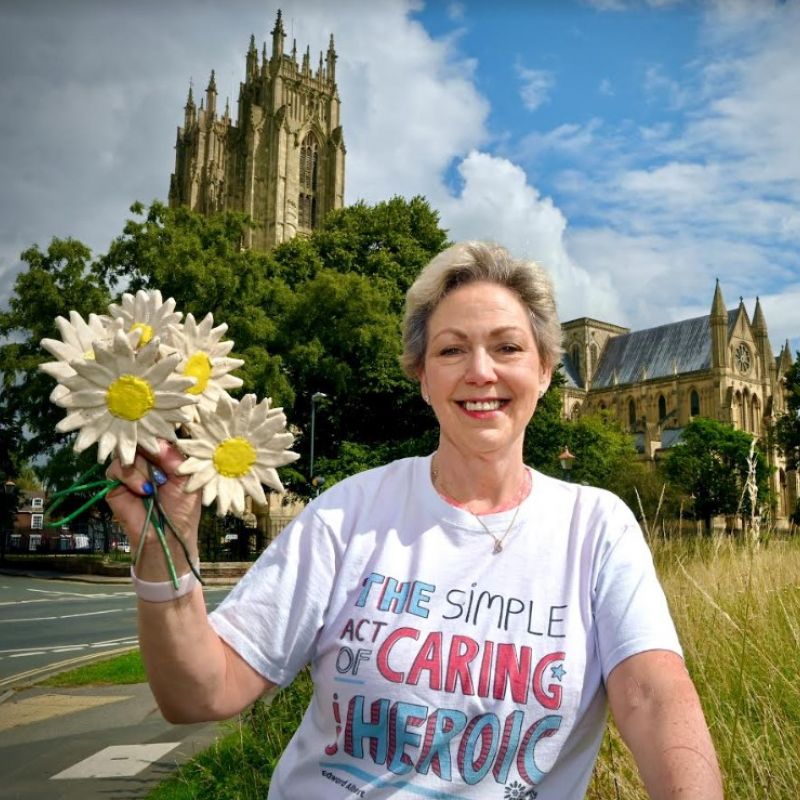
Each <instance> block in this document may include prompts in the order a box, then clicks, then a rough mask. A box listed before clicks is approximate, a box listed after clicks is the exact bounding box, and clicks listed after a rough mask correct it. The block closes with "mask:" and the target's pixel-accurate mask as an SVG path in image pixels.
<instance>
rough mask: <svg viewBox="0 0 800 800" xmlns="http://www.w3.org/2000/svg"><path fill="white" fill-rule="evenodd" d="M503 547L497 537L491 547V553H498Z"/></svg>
mask: <svg viewBox="0 0 800 800" xmlns="http://www.w3.org/2000/svg"><path fill="white" fill-rule="evenodd" d="M502 549H503V543H502V542H501V541H500V540H499V539H495V540H494V547H493V548H492V552H493V553H499V552H500V551H501V550H502Z"/></svg>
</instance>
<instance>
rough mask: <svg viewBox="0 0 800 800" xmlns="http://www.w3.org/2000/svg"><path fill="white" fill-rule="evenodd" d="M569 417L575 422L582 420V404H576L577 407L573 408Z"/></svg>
mask: <svg viewBox="0 0 800 800" xmlns="http://www.w3.org/2000/svg"><path fill="white" fill-rule="evenodd" d="M569 415H570V418H571V419H572V420H573V421H574V420H578V419H580V417H581V404H580V403H575V405H574V406H572V410H571V411H570V412H569Z"/></svg>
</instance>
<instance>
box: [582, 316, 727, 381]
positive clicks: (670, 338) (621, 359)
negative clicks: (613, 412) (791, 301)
mask: <svg viewBox="0 0 800 800" xmlns="http://www.w3.org/2000/svg"><path fill="white" fill-rule="evenodd" d="M738 313H739V309H738V308H737V309H734V310H732V311H729V312H728V334H729V335H730V333H731V330H732V329H733V326H734V325H735V323H736V317H737V315H738ZM710 367H711V327H710V325H709V317H708V315H706V316H703V317H695V318H694V319H684V320H681V321H680V322H671V323H669V324H667V325H659V326H658V327H657V328H648V329H647V330H643V331H633V332H631V333H626V334H622V335H621V336H614V337H613V338H611V339H609V340H608V342H606V346H605V348H604V349H603V353H602V355H601V356H600V362H599V363H598V365H597V369H596V370H595V373H594V377H593V378H592V388H593V389H604V388H608V387H611V386H614V385H616V384H628V383H637V382H639V381H642V380H649V379H652V378H665V377H668V376H670V375H673V374H676V373H677V374H681V373H685V372H696V371H698V370H705V369H709V368H710Z"/></svg>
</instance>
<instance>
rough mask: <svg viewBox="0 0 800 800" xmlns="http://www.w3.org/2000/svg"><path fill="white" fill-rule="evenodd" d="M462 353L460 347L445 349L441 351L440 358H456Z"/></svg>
mask: <svg viewBox="0 0 800 800" xmlns="http://www.w3.org/2000/svg"><path fill="white" fill-rule="evenodd" d="M460 352H461V349H460V348H458V347H443V348H442V349H441V350H440V351H439V355H440V356H456V355H458V354H459V353H460Z"/></svg>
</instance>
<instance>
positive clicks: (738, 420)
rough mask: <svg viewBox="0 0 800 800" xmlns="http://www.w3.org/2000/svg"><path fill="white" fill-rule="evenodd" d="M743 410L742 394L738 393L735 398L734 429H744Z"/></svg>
mask: <svg viewBox="0 0 800 800" xmlns="http://www.w3.org/2000/svg"><path fill="white" fill-rule="evenodd" d="M742 409H743V406H742V393H741V392H739V391H737V392H736V394H735V395H734V396H733V427H734V428H738V429H739V430H741V429H742V428H743V427H744V421H743V419H742V417H743V414H742Z"/></svg>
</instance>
